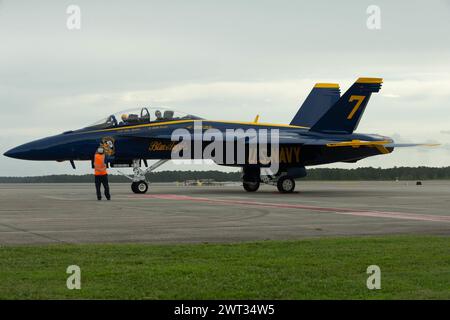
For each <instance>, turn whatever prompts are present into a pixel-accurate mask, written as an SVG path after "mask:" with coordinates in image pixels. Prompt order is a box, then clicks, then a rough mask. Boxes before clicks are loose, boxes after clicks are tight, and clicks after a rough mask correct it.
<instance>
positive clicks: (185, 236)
mask: <svg viewBox="0 0 450 320" xmlns="http://www.w3.org/2000/svg"><path fill="white" fill-rule="evenodd" d="M111 190H112V196H113V198H112V200H111V201H106V200H102V201H97V199H96V197H95V191H94V185H93V184H0V245H16V244H20V245H22V244H47V243H118V242H125V243H198V242H240V241H255V240H269V239H271V240H274V239H300V238H305V237H307V238H310V237H323V236H363V235H388V234H440V235H450V181H424V182H423V185H422V186H417V185H415V182H404V181H401V182H394V181H392V182H359V181H355V182H329V181H320V182H319V181H318V182H311V181H301V180H299V181H297V189H296V190H297V192H295V193H293V194H280V193H278V191H277V190H276V188H275V187H272V186H263V187H262V188H261V189H260V190H259V191H258V192H255V193H248V192H245V191H243V189H242V187H241V186H240V185H238V184H226V185H222V186H177V185H175V184H151V186H150V190H149V192H148V193H147V194H144V195H137V194H133V193H132V192H131V190H130V185H129V184H111Z"/></svg>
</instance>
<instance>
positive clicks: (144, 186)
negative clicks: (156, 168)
mask: <svg viewBox="0 0 450 320" xmlns="http://www.w3.org/2000/svg"><path fill="white" fill-rule="evenodd" d="M131 190H132V191H133V192H134V193H146V192H147V190H148V183H147V182H145V181H137V182H133V183H132V184H131Z"/></svg>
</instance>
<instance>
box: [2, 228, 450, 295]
mask: <svg viewBox="0 0 450 320" xmlns="http://www.w3.org/2000/svg"><path fill="white" fill-rule="evenodd" d="M372 264H375V265H378V266H379V267H380V268H381V287H382V288H381V289H380V290H368V289H367V287H366V279H367V277H368V275H367V274H366V269H367V267H368V266H369V265H372ZM69 265H78V266H80V268H81V290H68V289H67V288H66V279H67V277H68V276H69V275H68V274H66V268H67V266H69ZM67 298H69V299H79V298H82V299H86V298H88V299H89V298H96V299H99V298H105V299H116V298H123V299H422V298H423V299H450V237H438V236H417V237H416V236H395V237H394V236H391V237H359V238H325V239H310V240H300V241H265V242H254V243H240V244H189V245H145V244H104V245H98V244H96V245H89V244H86V245H48V246H28V247H24V246H17V247H10V246H6V247H5V246H3V247H0V299H67Z"/></svg>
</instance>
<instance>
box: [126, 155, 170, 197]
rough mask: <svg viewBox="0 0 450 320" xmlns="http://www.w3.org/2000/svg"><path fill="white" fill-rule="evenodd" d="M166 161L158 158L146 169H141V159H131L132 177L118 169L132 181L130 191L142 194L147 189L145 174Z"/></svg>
mask: <svg viewBox="0 0 450 320" xmlns="http://www.w3.org/2000/svg"><path fill="white" fill-rule="evenodd" d="M167 161H169V160H167V159H164V160H159V161H157V162H155V163H154V164H153V165H151V166H150V167H148V168H147V169H145V170H142V169H141V161H140V160H133V176H132V177H130V176H129V175H126V174H124V173H123V172H120V171H119V172H120V173H121V174H122V175H124V176H126V177H127V178H128V179H130V180H131V181H133V182H132V183H131V191H133V192H134V193H138V194H143V193H146V192H147V191H148V181H147V178H146V177H145V175H146V174H147V173H150V172H152V171H153V170H155V169H156V168H158V167H159V166H161V165H163V164H164V163H166V162H167Z"/></svg>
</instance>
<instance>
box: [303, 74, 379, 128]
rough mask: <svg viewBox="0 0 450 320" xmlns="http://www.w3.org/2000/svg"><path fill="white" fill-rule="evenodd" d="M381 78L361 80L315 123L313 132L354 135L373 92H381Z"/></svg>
mask: <svg viewBox="0 0 450 320" xmlns="http://www.w3.org/2000/svg"><path fill="white" fill-rule="evenodd" d="M382 82H383V79H381V78H359V79H358V80H356V82H355V83H354V84H353V85H352V86H351V87H350V88H349V89H348V90H347V92H345V94H344V95H343V96H342V97H341V98H340V99H339V100H338V101H337V102H336V103H335V104H334V105H333V106H332V107H331V108H330V109H329V110H328V111H327V112H326V113H325V114H324V115H323V116H322V117H321V118H320V119H319V120H318V121H317V123H315V124H314V125H313V126H312V127H311V130H312V131H319V132H325V133H346V134H349V133H353V131H354V130H356V128H357V127H358V124H359V121H360V120H361V117H362V115H363V113H364V110H365V108H366V105H367V102H369V99H370V96H371V94H372V93H373V92H378V91H380V88H381V83H382Z"/></svg>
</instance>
